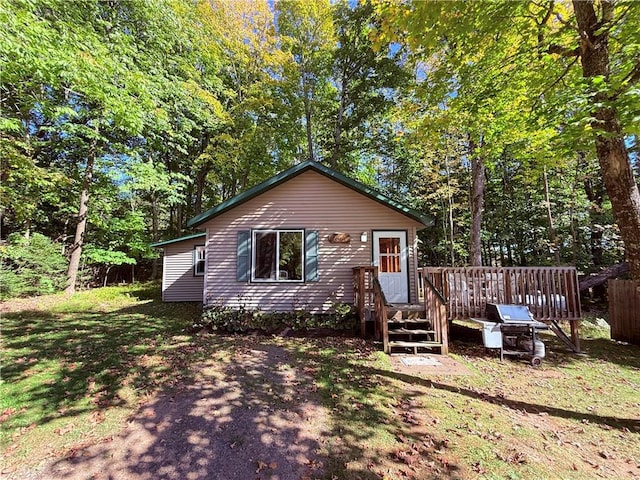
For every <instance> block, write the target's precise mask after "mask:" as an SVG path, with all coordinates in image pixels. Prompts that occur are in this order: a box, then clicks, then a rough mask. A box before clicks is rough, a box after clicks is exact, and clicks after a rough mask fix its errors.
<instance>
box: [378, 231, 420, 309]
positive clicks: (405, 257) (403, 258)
mask: <svg viewBox="0 0 640 480" xmlns="http://www.w3.org/2000/svg"><path fill="white" fill-rule="evenodd" d="M371 233H372V234H371V258H372V261H371V264H372V265H374V266H377V267H380V265H378V263H379V262H378V256H377V255H376V252H377V253H379V244H378V239H379V238H380V237H381V236H384V235H385V234H387V235H388V236H389V237H399V238H400V246H401V247H402V242H403V240H402V239H403V238H404V248H401V252H400V262H401V265H402V268H404V269H405V277H406V287H407V288H406V290H405V297H404V299H403V300H391V299H389V298H387V301H388V302H389V303H409V302H410V299H411V275H410V272H409V232H408V231H407V230H402V229H395V230H373V231H372V232H371ZM380 273H381V272H380V271H379V270H378V276H380Z"/></svg>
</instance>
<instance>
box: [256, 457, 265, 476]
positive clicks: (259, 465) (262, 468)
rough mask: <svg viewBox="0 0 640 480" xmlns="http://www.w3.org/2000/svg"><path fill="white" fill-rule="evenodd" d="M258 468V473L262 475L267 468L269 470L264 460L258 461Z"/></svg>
mask: <svg viewBox="0 0 640 480" xmlns="http://www.w3.org/2000/svg"><path fill="white" fill-rule="evenodd" d="M257 463H258V468H257V469H256V473H260V472H261V471H262V470H264V469H265V468H267V466H268V465H267V464H266V463H264V462H263V461H262V460H258V462H257Z"/></svg>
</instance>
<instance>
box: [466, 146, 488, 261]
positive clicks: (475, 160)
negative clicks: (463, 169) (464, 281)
mask: <svg viewBox="0 0 640 480" xmlns="http://www.w3.org/2000/svg"><path fill="white" fill-rule="evenodd" d="M469 150H470V152H469V153H470V154H471V179H472V180H471V235H470V242H469V263H470V264H471V266H474V267H481V266H482V243H481V242H482V236H481V235H482V212H483V211H484V184H485V169H484V162H483V161H482V158H481V157H480V155H478V152H477V148H476V145H475V142H473V141H471V140H470V141H469Z"/></svg>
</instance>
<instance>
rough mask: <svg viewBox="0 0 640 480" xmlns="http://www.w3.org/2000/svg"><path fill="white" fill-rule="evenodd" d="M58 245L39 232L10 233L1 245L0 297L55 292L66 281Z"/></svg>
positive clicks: (62, 259) (65, 263)
mask: <svg viewBox="0 0 640 480" xmlns="http://www.w3.org/2000/svg"><path fill="white" fill-rule="evenodd" d="M66 271H67V260H66V258H65V257H64V255H63V254H62V253H61V247H60V246H59V245H57V244H55V243H54V242H52V241H51V240H50V239H49V238H47V237H45V236H44V235H41V234H39V233H34V234H33V235H31V236H30V237H28V238H27V237H25V236H24V235H21V234H19V233H12V234H11V235H9V236H8V237H7V242H6V244H5V245H2V246H0V298H2V299H5V298H11V297H24V296H30V295H44V294H47V293H55V292H57V291H59V290H61V289H62V288H64V284H65V281H66Z"/></svg>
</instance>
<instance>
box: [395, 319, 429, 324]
mask: <svg viewBox="0 0 640 480" xmlns="http://www.w3.org/2000/svg"><path fill="white" fill-rule="evenodd" d="M392 323H412V324H415V323H431V321H429V320H427V319H426V318H390V319H389V325H391V324H392Z"/></svg>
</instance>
